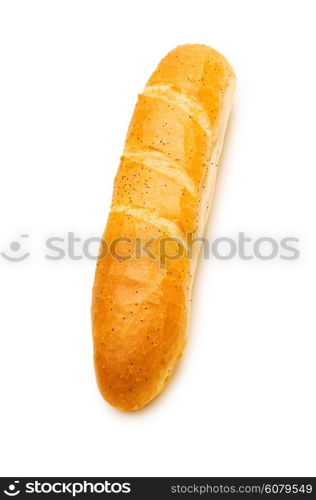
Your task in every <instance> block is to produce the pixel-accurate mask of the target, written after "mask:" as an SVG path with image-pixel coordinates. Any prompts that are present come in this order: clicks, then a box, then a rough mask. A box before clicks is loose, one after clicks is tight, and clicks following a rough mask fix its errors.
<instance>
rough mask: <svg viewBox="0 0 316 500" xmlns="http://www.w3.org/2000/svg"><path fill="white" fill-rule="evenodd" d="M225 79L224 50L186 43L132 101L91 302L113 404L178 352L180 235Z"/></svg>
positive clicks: (199, 181) (184, 310)
mask: <svg viewBox="0 0 316 500" xmlns="http://www.w3.org/2000/svg"><path fill="white" fill-rule="evenodd" d="M233 83H234V74H233V71H232V69H231V67H230V66H229V64H228V63H227V61H226V60H225V59H224V58H223V56H221V55H220V54H218V53H217V52H215V51H214V50H212V49H210V48H209V47H206V46H203V45H184V46H180V47H177V48H176V49H175V50H173V51H172V52H170V53H169V54H168V55H167V56H166V57H165V58H164V59H163V60H162V61H161V63H160V64H159V66H158V68H157V69H156V71H155V72H154V73H153V75H152V76H151V78H150V79H149V81H148V84H147V86H146V88H145V90H144V92H143V94H142V95H141V96H139V99H138V102H137V105H136V107H135V111H134V115H133V117H132V120H131V124H130V127H129V130H128V134H127V138H126V144H125V150H124V153H123V156H122V160H121V164H120V167H119V170H118V173H117V175H116V179H115V186H114V193H113V200H112V210H111V213H110V216H109V219H108V223H107V227H106V230H105V233H104V237H103V239H104V241H105V242H106V244H107V248H108V252H107V255H106V256H104V255H100V259H99V261H98V264H97V269H96V276H95V283H94V289H93V303H92V323H93V336H94V357H95V368H96V375H97V381H98V385H99V388H100V391H101V393H102V395H103V396H104V398H105V399H106V400H107V401H108V402H109V403H110V404H112V405H113V406H115V407H117V408H119V409H121V410H136V409H139V408H142V407H143V406H144V405H145V404H146V403H148V402H149V401H150V400H151V399H153V398H154V397H155V396H156V395H157V394H158V393H159V392H160V391H161V390H162V388H163V387H164V385H165V384H166V382H167V380H168V379H169V377H170V374H171V373H172V370H173V368H174V365H175V363H176V361H177V359H178V358H179V357H180V356H181V353H182V350H183V346H184V344H185V341H186V331H187V325H188V316H189V299H190V292H191V287H192V272H194V267H195V263H196V257H195V262H192V261H191V260H190V259H189V258H188V253H187V242H186V235H187V233H193V235H194V236H195V237H196V236H201V235H202V233H203V231H204V225H205V217H206V212H207V208H208V207H207V205H206V201H207V197H210V195H211V193H212V192H213V189H214V183H215V178H216V168H217V165H212V163H214V162H215V161H217V159H218V154H219V153H220V149H221V142H222V138H223V134H224V132H225V127H226V122H227V118H228V111H229V109H228V108H227V106H228V107H229V105H230V102H228V103H226V104H225V105H224V100H225V99H226V98H227V95H228V90H229V89H231V88H232V86H233ZM226 100H227V99H226ZM229 100H230V99H229ZM224 107H225V109H224ZM210 172H211V175H209V173H210ZM205 184H208V185H207V186H206V185H205ZM205 188H207V190H208V194H207V196H203V192H204V190H205ZM205 200H206V201H205ZM207 203H208V204H209V203H210V200H209V201H208V202H207ZM122 237H123V238H124V239H123V241H118V240H117V238H122ZM169 237H176V238H177V240H176V241H169V240H168V241H167V240H166V238H169ZM149 240H152V242H151V244H148V245H147V247H146V252H147V250H148V252H147V253H146V252H145V253H144V254H141V255H140V254H139V250H140V249H141V248H142V247H143V246H144V245H146V244H147V243H148V241H149ZM113 242H114V243H113ZM110 247H111V248H110ZM103 248H104V247H103ZM137 252H138V253H137ZM166 252H167V256H169V257H170V258H165V253H166Z"/></svg>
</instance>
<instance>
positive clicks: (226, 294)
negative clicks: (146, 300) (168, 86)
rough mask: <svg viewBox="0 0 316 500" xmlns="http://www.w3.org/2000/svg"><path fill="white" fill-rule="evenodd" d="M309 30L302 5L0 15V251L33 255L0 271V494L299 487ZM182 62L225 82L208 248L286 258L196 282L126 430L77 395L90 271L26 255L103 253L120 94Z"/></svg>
mask: <svg viewBox="0 0 316 500" xmlns="http://www.w3.org/2000/svg"><path fill="white" fill-rule="evenodd" d="M314 22H315V13H314V12H313V2H312V1H310V2H308V1H296V2H293V1H281V0H278V1H277V2H276V1H273V2H272V1H267V0H265V1H256V2H254V1H252V0H251V1H235V0H234V1H231V2H230V1H224V0H220V1H210V0H207V1H203V0H191V1H189V2H188V1H184V0H181V1H178V0H172V1H170V0H168V1H163V0H160V1H159V2H150V1H146V2H145V1H139V0H138V1H137V0H133V1H130V2H128V1H125V2H123V1H118V0H116V1H115V2H114V1H113V2H107V1H79V0H76V1H67V0H62V1H61V0H60V1H59V0H54V1H43V0H41V1H28V2H25V1H21V2H19V1H15V2H12V1H2V2H1V3H0V51H1V53H0V71H1V79H0V108H1V110H0V138H1V149H0V164H1V183H0V214H1V215H0V218H1V234H0V250H1V251H3V252H6V254H9V252H10V248H9V247H10V243H11V242H12V241H15V240H17V241H20V242H21V243H23V248H22V249H21V252H22V254H23V252H24V251H29V252H31V256H30V257H29V258H28V259H26V260H25V261H23V262H21V263H10V262H8V261H7V260H5V258H3V257H0V301H1V302H0V303H1V315H0V334H1V346H0V351H1V354H0V356H1V359H0V370H1V373H0V379H1V386H2V392H1V422H2V423H1V429H0V432H1V436H0V438H1V455H2V458H1V460H2V463H1V469H0V472H1V475H6V474H7V475H35V476H38V475H77V476H79V475H90V476H95V475H107V476H111V475H114V476H116V475H132V476H133V475H154V476H159V475H162V476H163V475H181V476H186V475H191V476H192V475H193V476H194V475H200V476H201V475H209V476H217V475H219V476H228V475H233V476H241V475H287V476H291V475H315V473H316V468H315V455H314V453H315V444H316V442H315V421H316V415H315V378H316V377H315V347H316V342H315V331H316V329H315V326H316V325H315V323H316V321H315V277H316V276H315V257H314V255H315V248H316V245H315V244H316V241H315V208H316V206H315V205H316V201H315V182H316V165H315V111H316V110H315V88H316V71H315V42H316V36H315V24H314ZM182 43H205V44H208V45H210V46H212V47H214V48H216V49H218V50H219V51H221V52H222V53H223V54H224V55H225V56H226V57H227V58H228V59H229V61H230V62H231V64H232V65H233V67H234V69H235V72H236V74H237V77H238V87H237V92H236V95H235V100H234V108H233V113H232V119H231V122H230V127H229V131H228V134H227V138H226V139H227V140H226V144H225V151H224V154H223V157H222V162H221V174H220V178H219V183H218V189H217V194H216V199H215V203H214V210H213V214H212V217H211V220H210V223H209V225H208V230H207V235H208V237H209V238H215V237H219V236H230V237H232V238H236V235H237V234H238V232H240V231H244V232H246V234H247V235H248V236H250V237H252V238H253V239H255V238H258V237H261V236H266V235H269V236H273V237H275V238H276V239H278V240H280V239H281V238H282V237H285V236H295V237H297V238H299V239H300V243H299V248H300V253H301V256H300V258H299V259H298V260H294V261H285V260H281V259H279V258H276V259H274V260H273V261H260V260H258V259H254V260H253V261H243V260H241V259H238V258H235V259H232V260H230V261H220V260H216V259H211V260H208V261H204V262H201V265H200V269H199V273H198V277H197V282H196V286H195V290H194V305H193V315H192V321H191V327H190V336H189V342H188V345H187V347H186V351H185V355H184V357H183V360H182V361H181V363H180V365H179V367H178V369H177V370H176V374H175V376H174V378H173V380H172V382H171V383H170V385H169V386H168V388H167V389H166V390H165V391H164V393H163V394H162V395H161V396H160V397H159V398H157V399H156V400H155V401H154V402H153V403H152V404H150V405H149V406H148V407H147V408H145V409H144V410H142V411H139V412H136V413H132V414H124V413H121V412H118V411H116V410H115V409H113V408H111V407H110V406H109V405H108V404H107V403H105V402H104V401H103V400H102V398H101V396H100V395H99V393H98V390H97V387H96V384H95V379H94V371H93V363H92V342H91V328H90V311H89V308H90V299H91V287H92V281H93V274H94V266H95V262H94V261H92V260H88V259H83V260H80V261H79V260H78V261H71V260H69V259H65V260H63V261H56V262H52V261H51V262H49V261H48V260H46V259H45V258H44V255H45V248H44V241H45V239H46V238H47V237H48V236H52V235H56V236H61V237H63V236H65V235H66V233H67V232H68V231H74V232H75V233H76V234H77V235H78V236H81V237H83V238H85V237H88V236H100V235H101V233H102V231H103V227H104V224H105V221H106V217H107V213H108V209H109V204H110V199H111V193H112V182H113V178H114V175H115V172H116V169H117V166H118V162H119V157H120V154H121V151H122V147H123V142H124V138H125V134H126V130H127V126H128V123H129V120H130V117H131V114H132V110H133V107H134V104H135V101H136V98H137V93H138V92H141V90H142V88H143V86H144V84H145V82H146V80H147V78H148V77H149V75H150V74H151V72H152V71H153V70H154V68H155V66H156V64H157V63H158V62H159V60H160V59H161V58H162V57H163V56H164V55H165V54H166V53H167V52H168V51H169V50H171V49H172V48H174V47H175V46H177V45H178V44H182ZM24 233H28V234H29V235H30V236H29V238H28V239H26V238H24V240H22V239H21V237H20V235H21V234H24ZM78 248H79V252H80V244H78ZM10 255H13V256H15V254H14V252H12V251H11V254H10Z"/></svg>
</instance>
